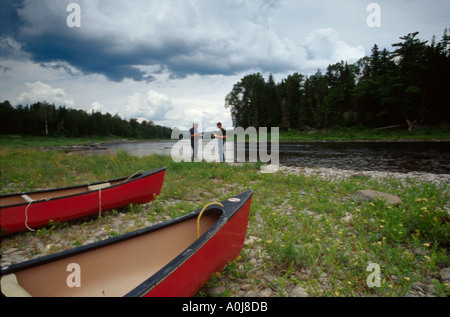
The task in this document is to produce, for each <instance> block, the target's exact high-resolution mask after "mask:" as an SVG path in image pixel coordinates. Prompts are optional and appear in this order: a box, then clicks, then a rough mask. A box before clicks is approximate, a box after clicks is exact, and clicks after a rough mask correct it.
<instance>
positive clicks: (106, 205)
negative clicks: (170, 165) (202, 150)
mask: <svg viewBox="0 0 450 317" xmlns="http://www.w3.org/2000/svg"><path fill="white" fill-rule="evenodd" d="M165 171H166V169H165V168H161V169H157V170H154V171H150V172H145V173H140V174H136V175H132V176H130V177H124V178H120V179H115V180H110V181H105V182H99V183H93V184H87V185H81V186H74V187H67V188H59V189H49V190H43V191H36V192H29V193H19V194H7V195H1V196H0V224H1V232H2V234H3V235H5V234H10V233H15V232H19V231H24V230H27V229H28V230H34V229H36V228H39V227H42V226H46V225H47V224H48V223H49V221H50V220H52V221H55V222H62V221H69V220H73V219H78V218H82V217H87V216H92V215H95V214H99V213H101V212H102V211H106V210H112V209H119V208H122V207H125V206H126V205H128V204H130V203H136V204H143V203H147V202H149V201H151V200H153V198H154V196H155V195H159V194H160V192H161V188H162V185H163V181H164V176H165Z"/></svg>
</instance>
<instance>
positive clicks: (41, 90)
mask: <svg viewBox="0 0 450 317" xmlns="http://www.w3.org/2000/svg"><path fill="white" fill-rule="evenodd" d="M25 85H26V87H27V88H28V91H27V92H24V93H22V94H20V96H19V97H18V98H17V100H16V102H17V103H22V104H26V103H28V104H32V103H35V102H37V101H46V102H48V103H55V105H56V106H58V105H65V106H67V107H74V106H75V102H74V101H73V100H72V99H69V98H67V95H66V92H65V91H64V90H63V89H61V88H53V87H51V86H50V85H47V84H44V83H42V82H40V81H37V82H35V83H25Z"/></svg>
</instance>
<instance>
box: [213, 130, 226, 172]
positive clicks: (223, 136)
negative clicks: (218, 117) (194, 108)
mask: <svg viewBox="0 0 450 317" xmlns="http://www.w3.org/2000/svg"><path fill="white" fill-rule="evenodd" d="M217 128H218V129H219V130H220V134H215V133H214V134H213V137H214V138H217V139H218V141H219V160H220V162H221V163H224V162H225V153H224V151H223V148H224V145H225V141H226V140H227V130H225V129H224V128H222V123H221V122H217Z"/></svg>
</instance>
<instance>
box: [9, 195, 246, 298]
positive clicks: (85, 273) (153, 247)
mask: <svg viewBox="0 0 450 317" xmlns="http://www.w3.org/2000/svg"><path fill="white" fill-rule="evenodd" d="M252 195H253V192H252V191H247V192H244V193H242V194H239V195H237V196H234V197H232V198H229V199H227V200H224V201H222V202H221V203H220V204H215V205H214V206H212V207H211V206H209V205H207V206H205V207H207V208H206V209H205V208H203V209H202V210H200V209H199V210H197V211H195V212H192V213H190V214H187V215H184V216H181V217H179V218H176V219H173V220H170V221H167V222H163V223H161V224H158V225H155V226H152V227H148V228H145V229H141V230H138V231H134V232H131V233H128V234H125V235H121V236H117V237H113V238H110V239H107V240H104V241H100V242H96V243H93V244H90V245H86V246H82V247H78V248H75V249H72V250H68V251H63V252H60V253H57V254H54V255H49V256H46V257H43V258H39V259H35V260H30V261H27V262H23V263H19V264H15V265H12V266H10V267H6V268H3V269H2V271H1V275H2V281H1V283H2V293H3V294H4V295H5V296H38V297H69V296H82V297H101V296H108V297H109V296H111V297H118V296H127V297H142V296H146V297H150V296H153V297H174V296H176V297H184V296H193V295H195V294H196V293H197V292H198V291H199V290H200V289H201V287H202V286H203V285H204V284H205V283H206V282H207V281H208V280H209V278H210V277H211V276H212V274H213V273H215V272H220V271H222V270H223V269H224V267H225V266H226V265H227V263H228V262H230V261H232V260H234V259H235V258H236V257H237V256H238V255H239V253H240V252H241V249H242V246H243V244H244V240H245V235H246V231H247V224H248V219H249V213H250V205H251V197H252ZM219 205H221V206H219Z"/></svg>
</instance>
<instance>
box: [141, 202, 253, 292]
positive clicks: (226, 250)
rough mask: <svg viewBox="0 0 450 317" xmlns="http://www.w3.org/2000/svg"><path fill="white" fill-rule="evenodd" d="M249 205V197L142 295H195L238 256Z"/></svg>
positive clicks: (244, 233)
mask: <svg viewBox="0 0 450 317" xmlns="http://www.w3.org/2000/svg"><path fill="white" fill-rule="evenodd" d="M250 206H251V197H250V198H249V199H248V200H247V202H246V203H245V204H244V206H242V207H241V209H240V210H239V212H238V213H236V215H235V216H234V217H233V218H231V219H230V220H229V221H228V222H227V223H226V224H225V225H224V226H223V227H222V229H221V230H219V231H218V232H217V233H216V234H215V235H213V236H212V237H211V238H210V239H209V240H208V241H207V242H206V243H205V244H204V245H203V246H202V247H201V248H199V250H198V251H197V252H195V253H194V254H193V255H192V256H191V257H190V258H189V259H187V260H186V262H184V263H183V264H182V265H181V266H179V267H177V268H176V269H175V270H174V271H173V272H172V273H171V274H170V275H168V276H167V277H166V278H165V279H164V280H163V281H161V282H160V283H159V284H158V285H156V286H155V287H154V288H152V289H151V290H150V291H148V292H147V293H146V294H145V295H143V296H145V297H190V296H194V295H195V294H196V293H197V292H198V291H199V290H200V289H201V288H202V287H203V285H204V284H205V283H206V282H207V281H208V280H209V279H210V278H211V276H212V275H213V274H214V273H215V272H221V271H222V270H223V269H224V268H225V266H226V265H227V264H228V263H229V262H231V261H233V260H234V259H236V258H237V257H238V256H239V254H240V252H241V250H242V247H243V245H244V241H245V236H246V233H247V225H248V218H249V215H250Z"/></svg>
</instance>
